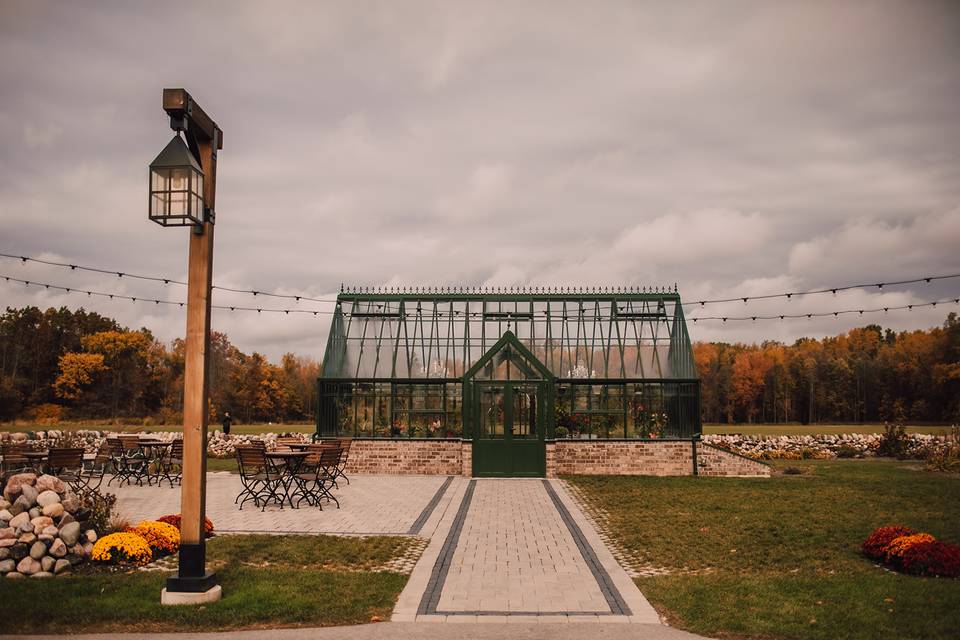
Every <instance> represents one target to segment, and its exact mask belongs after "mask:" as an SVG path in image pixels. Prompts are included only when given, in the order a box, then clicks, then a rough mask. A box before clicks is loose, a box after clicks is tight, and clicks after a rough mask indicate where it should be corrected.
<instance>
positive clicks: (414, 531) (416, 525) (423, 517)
mask: <svg viewBox="0 0 960 640" xmlns="http://www.w3.org/2000/svg"><path fill="white" fill-rule="evenodd" d="M451 482H453V476H447V479H446V480H444V481H443V484H442V485H440V488H439V489H437V492H436V493H435V494H433V497H432V498H430V502H428V503H427V506H426V507H424V508H423V512H422V513H421V514H420V516H419V517H418V518H417V519H416V520H414V521H413V524H412V525H410V530H409V531H407V533H408V534H410V535H411V536H415V535H419V533H420V532H421V531H422V530H423V525H425V524H427V520H429V519H430V516H431V515H433V510H434V509H436V508H437V505H438V504H440V498H442V497H443V493H444V492H445V491H446V490H447V487H449V486H450V483H451Z"/></svg>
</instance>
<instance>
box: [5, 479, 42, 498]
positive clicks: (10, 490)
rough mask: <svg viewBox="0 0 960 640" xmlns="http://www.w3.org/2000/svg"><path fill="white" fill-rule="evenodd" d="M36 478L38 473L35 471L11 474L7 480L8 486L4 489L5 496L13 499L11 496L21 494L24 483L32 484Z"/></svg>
mask: <svg viewBox="0 0 960 640" xmlns="http://www.w3.org/2000/svg"><path fill="white" fill-rule="evenodd" d="M36 480H37V474H35V473H16V474H14V475H12V476H10V479H9V480H7V486H6V487H5V488H4V490H3V497H4V498H6V499H7V500H13V498H11V497H10V496H15V495H17V494H19V493H20V489H21V487H23V485H24V484H30V485H32V484H33V483H34V482H36Z"/></svg>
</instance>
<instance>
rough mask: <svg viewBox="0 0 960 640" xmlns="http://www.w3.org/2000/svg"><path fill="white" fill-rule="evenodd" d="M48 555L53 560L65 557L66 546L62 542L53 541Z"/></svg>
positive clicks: (59, 540)
mask: <svg viewBox="0 0 960 640" xmlns="http://www.w3.org/2000/svg"><path fill="white" fill-rule="evenodd" d="M50 555H51V556H53V557H54V558H63V557H65V556H66V555H67V545H66V544H64V542H63V540H61V539H60V538H57V539H56V540H54V541H53V544H51V545H50Z"/></svg>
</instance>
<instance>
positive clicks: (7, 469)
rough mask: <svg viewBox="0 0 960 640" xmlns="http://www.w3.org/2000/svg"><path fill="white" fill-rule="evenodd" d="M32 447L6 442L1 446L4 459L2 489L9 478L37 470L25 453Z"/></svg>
mask: <svg viewBox="0 0 960 640" xmlns="http://www.w3.org/2000/svg"><path fill="white" fill-rule="evenodd" d="M27 451H30V447H29V446H28V445H25V444H5V445H3V446H2V447H0V453H2V454H3V461H2V462H0V490H2V489H3V487H5V486H6V485H7V479H8V478H9V477H10V476H12V475H16V474H18V473H27V472H32V471H35V469H34V468H33V464H32V463H31V462H30V460H29V459H28V458H27V456H26V455H25V454H26V452H27Z"/></svg>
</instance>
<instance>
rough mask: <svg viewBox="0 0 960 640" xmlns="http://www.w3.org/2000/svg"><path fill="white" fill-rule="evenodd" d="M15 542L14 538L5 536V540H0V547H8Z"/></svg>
mask: <svg viewBox="0 0 960 640" xmlns="http://www.w3.org/2000/svg"><path fill="white" fill-rule="evenodd" d="M15 544H17V539H16V538H7V539H5V540H0V549H8V548H10V547H12V546H13V545H15Z"/></svg>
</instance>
